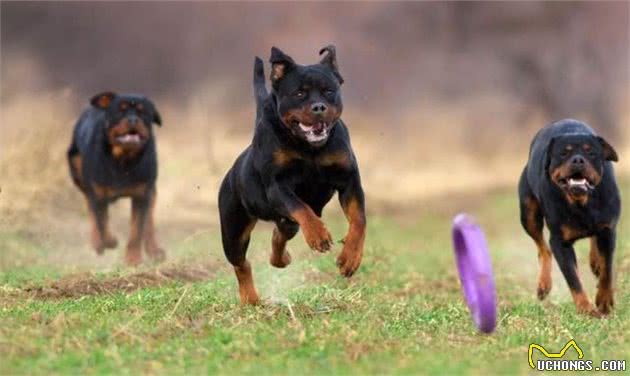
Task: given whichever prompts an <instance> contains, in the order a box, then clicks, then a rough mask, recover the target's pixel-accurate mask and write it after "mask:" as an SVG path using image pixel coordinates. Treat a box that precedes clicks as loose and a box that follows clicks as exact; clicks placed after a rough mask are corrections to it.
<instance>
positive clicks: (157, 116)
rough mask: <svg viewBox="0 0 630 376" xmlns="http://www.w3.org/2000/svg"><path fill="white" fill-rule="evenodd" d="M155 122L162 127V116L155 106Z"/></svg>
mask: <svg viewBox="0 0 630 376" xmlns="http://www.w3.org/2000/svg"><path fill="white" fill-rule="evenodd" d="M153 122H154V123H155V124H157V125H158V126H160V127H161V126H162V116H160V113H159V112H158V110H157V108H155V106H153Z"/></svg>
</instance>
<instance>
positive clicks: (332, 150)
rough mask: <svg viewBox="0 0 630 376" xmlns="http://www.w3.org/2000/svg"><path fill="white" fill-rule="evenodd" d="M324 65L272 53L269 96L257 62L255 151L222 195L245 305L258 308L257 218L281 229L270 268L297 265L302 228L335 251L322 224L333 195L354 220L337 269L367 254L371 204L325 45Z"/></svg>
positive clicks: (350, 269) (351, 268)
mask: <svg viewBox="0 0 630 376" xmlns="http://www.w3.org/2000/svg"><path fill="white" fill-rule="evenodd" d="M322 54H323V55H324V56H323V58H322V60H321V61H320V62H319V63H318V64H314V65H306V66H303V65H299V64H297V63H295V61H294V60H293V59H292V58H291V57H290V56H288V55H286V54H285V53H283V52H282V51H280V50H279V49H278V48H275V47H273V48H272V49H271V58H270V63H271V87H272V91H271V94H268V92H267V90H266V88H265V77H264V71H263V63H262V60H260V59H259V58H256V60H255V63H254V93H255V98H256V114H257V116H256V125H255V130H254V137H253V140H252V143H251V145H249V146H248V147H247V148H246V149H245V151H243V153H242V154H241V155H240V156H239V157H238V158H237V159H236V162H235V163H234V165H233V167H232V168H231V169H230V170H229V171H228V173H227V175H226V176H225V178H224V180H223V183H222V184H221V189H220V192H219V211H220V220H221V235H222V240H223V249H224V252H225V255H226V257H227V259H228V261H229V262H230V263H231V264H232V265H233V266H234V271H235V273H236V277H237V279H238V283H239V294H240V299H241V303H243V304H256V303H258V302H259V297H258V294H257V292H256V288H255V287H254V282H253V277H252V269H251V266H250V264H249V262H248V261H247V258H246V253H247V246H248V244H249V239H250V233H251V231H252V229H253V228H254V226H255V224H256V222H257V220H259V219H260V220H264V221H271V222H274V223H275V228H274V230H273V235H272V239H271V257H270V263H271V265H273V266H275V267H278V268H284V267H286V266H287V265H289V263H290V262H291V256H290V255H289V252H288V251H287V249H286V244H287V241H289V240H290V239H292V238H293V237H294V236H295V235H296V233H297V232H298V230H299V229H302V232H303V234H304V238H305V240H306V243H307V244H308V245H309V247H310V248H312V249H313V250H316V251H318V252H326V251H328V250H330V248H331V247H332V245H333V242H332V237H331V235H330V233H329V232H328V230H327V229H326V226H325V225H324V223H323V222H322V220H321V219H320V217H321V215H322V209H323V208H324V206H325V205H326V204H327V203H328V201H330V199H331V198H332V197H333V195H334V194H335V192H338V194H339V201H340V203H341V207H342V209H343V211H344V213H345V216H346V218H347V220H348V222H349V229H348V233H347V235H346V237H345V239H344V244H343V250H342V251H341V253H340V255H339V256H338V257H337V265H338V267H339V270H340V272H341V274H342V275H343V276H346V277H350V276H352V275H353V274H354V273H355V271H356V270H357V268H358V267H359V264H360V263H361V258H362V255H363V243H364V240H365V227H366V218H365V200H364V194H363V189H362V187H361V178H360V176H359V168H358V165H357V160H356V158H355V155H354V153H353V151H352V148H351V146H350V137H349V134H348V128H347V127H346V125H345V124H344V122H343V121H342V120H341V119H340V116H341V112H342V108H343V106H342V102H341V91H340V86H341V84H342V83H343V78H342V77H341V74H340V73H339V69H338V65H337V58H336V54H335V48H334V47H333V46H327V47H325V48H323V49H322V50H321V51H320V55H322Z"/></svg>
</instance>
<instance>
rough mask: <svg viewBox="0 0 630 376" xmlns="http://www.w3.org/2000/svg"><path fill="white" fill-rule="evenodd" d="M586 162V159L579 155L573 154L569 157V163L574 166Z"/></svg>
mask: <svg viewBox="0 0 630 376" xmlns="http://www.w3.org/2000/svg"><path fill="white" fill-rule="evenodd" d="M585 163H586V160H585V159H584V157H583V156H581V155H579V154H578V155H575V156H573V158H571V164H572V165H574V166H583V165H584V164H585Z"/></svg>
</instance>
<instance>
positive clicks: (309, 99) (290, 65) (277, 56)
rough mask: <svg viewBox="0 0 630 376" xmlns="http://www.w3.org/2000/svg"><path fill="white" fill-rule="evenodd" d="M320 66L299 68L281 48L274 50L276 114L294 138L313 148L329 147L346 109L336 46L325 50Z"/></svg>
mask: <svg viewBox="0 0 630 376" xmlns="http://www.w3.org/2000/svg"><path fill="white" fill-rule="evenodd" d="M319 53H320V55H322V54H323V55H324V57H323V58H322V60H321V61H320V62H319V63H318V64H314V65H306V66H304V65H299V64H296V63H295V62H294V61H293V59H292V58H291V57H290V56H288V55H286V54H285V53H284V52H282V51H280V50H279V49H278V48H276V47H273V48H272V49H271V58H270V59H269V61H270V62H271V84H272V88H273V94H274V96H275V98H276V101H277V109H276V110H277V112H278V116H279V117H280V120H281V121H282V123H283V125H284V126H286V127H287V128H288V129H289V130H290V132H291V134H293V136H295V137H297V138H298V139H301V140H303V141H305V142H307V143H308V144H310V145H311V146H313V147H321V146H323V145H325V144H326V141H328V137H329V136H330V132H331V130H332V128H333V127H334V126H335V124H336V123H337V120H339V117H340V116H341V111H342V110H343V105H342V103H341V91H340V86H341V84H342V83H343V78H342V77H341V75H340V74H339V69H338V66H337V56H336V53H335V47H334V46H327V47H324V48H322V50H321V51H320V52H319Z"/></svg>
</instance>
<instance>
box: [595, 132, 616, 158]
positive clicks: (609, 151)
mask: <svg viewBox="0 0 630 376" xmlns="http://www.w3.org/2000/svg"><path fill="white" fill-rule="evenodd" d="M597 141H599V143H600V144H601V145H602V148H603V150H604V158H605V159H606V160H607V161H613V162H617V161H618V160H619V157H618V156H617V152H616V151H615V149H614V148H613V147H612V146H611V145H610V144H609V143H608V142H607V141H606V140H604V138H603V137H599V136H597Z"/></svg>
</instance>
